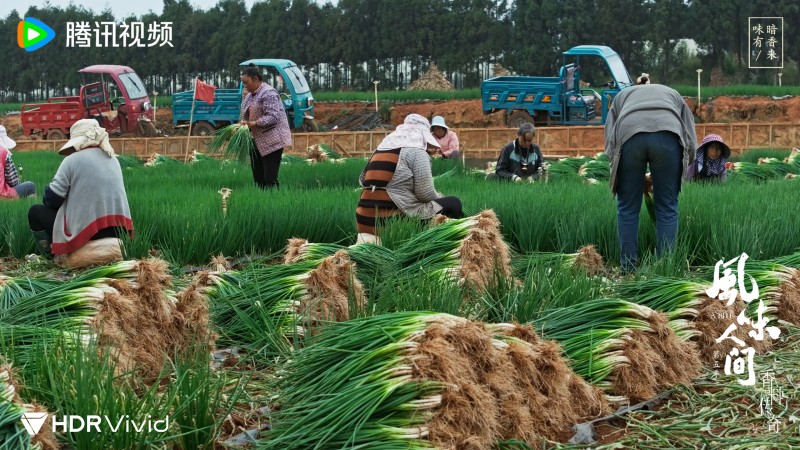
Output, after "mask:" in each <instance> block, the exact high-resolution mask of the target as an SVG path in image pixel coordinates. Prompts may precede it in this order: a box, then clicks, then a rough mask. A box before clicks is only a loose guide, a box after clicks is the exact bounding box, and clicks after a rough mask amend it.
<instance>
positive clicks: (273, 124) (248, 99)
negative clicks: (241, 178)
mask: <svg viewBox="0 0 800 450" xmlns="http://www.w3.org/2000/svg"><path fill="white" fill-rule="evenodd" d="M242 83H243V84H244V88H245V90H246V91H247V93H248V94H247V95H246V96H245V97H244V100H242V109H241V111H242V112H241V122H242V123H244V124H247V126H248V127H250V133H252V135H253V140H254V141H255V147H256V150H254V151H253V153H252V154H251V155H250V167H251V168H252V169H253V180H254V181H255V183H256V186H258V187H260V188H261V189H267V188H272V187H278V186H279V183H278V171H279V170H280V168H281V157H282V156H283V149H284V148H286V147H291V145H292V133H291V130H290V129H289V120H288V119H287V117H286V111H285V110H284V109H283V103H282V102H281V97H280V95H279V94H278V91H276V90H275V88H273V87H272V86H270V85H269V84H267V83H264V80H263V78H262V77H261V72H259V71H258V68H257V67H256V66H255V65H253V64H251V65H249V66H247V67H245V68H244V70H243V71H242Z"/></svg>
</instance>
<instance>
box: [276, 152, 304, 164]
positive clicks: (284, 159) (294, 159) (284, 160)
mask: <svg viewBox="0 0 800 450" xmlns="http://www.w3.org/2000/svg"><path fill="white" fill-rule="evenodd" d="M302 162H306V160H305V159H303V158H301V157H299V156H297V155H286V154H284V155H283V156H281V164H297V163H302Z"/></svg>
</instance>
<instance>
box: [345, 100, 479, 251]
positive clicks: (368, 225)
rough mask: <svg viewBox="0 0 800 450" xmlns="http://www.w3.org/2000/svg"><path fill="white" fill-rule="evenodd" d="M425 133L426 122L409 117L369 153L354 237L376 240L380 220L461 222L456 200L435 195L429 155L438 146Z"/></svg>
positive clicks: (360, 179)
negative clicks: (438, 218) (407, 218)
mask: <svg viewBox="0 0 800 450" xmlns="http://www.w3.org/2000/svg"><path fill="white" fill-rule="evenodd" d="M430 128H431V124H430V123H429V122H428V119H426V118H424V117H422V116H421V115H419V114H409V115H408V116H407V117H406V118H405V120H404V122H403V124H402V125H399V126H398V127H397V129H395V131H393V132H392V133H390V134H389V135H388V136H386V138H384V140H383V141H382V142H381V143H380V145H378V148H377V149H376V150H375V152H373V153H372V156H371V157H370V159H369V161H368V162H367V166H366V167H365V168H364V170H363V171H362V172H361V176H360V177H359V183H360V184H361V187H362V191H361V198H360V199H359V201H358V207H357V208H356V223H357V226H358V232H359V234H367V235H374V236H377V234H378V233H377V229H376V226H380V220H381V219H386V218H389V217H394V216H400V215H406V216H412V217H419V218H420V219H423V220H424V219H430V218H431V217H433V216H434V215H436V214H437V213H440V214H443V215H445V216H447V217H450V218H461V217H464V212H463V211H462V209H461V200H459V198H458V197H445V196H443V195H442V194H440V193H438V192H436V189H434V186H433V175H432V173H431V158H430V154H432V153H434V152H436V150H438V149H439V144H438V143H437V142H436V139H435V138H434V137H433V135H432V134H431V131H430Z"/></svg>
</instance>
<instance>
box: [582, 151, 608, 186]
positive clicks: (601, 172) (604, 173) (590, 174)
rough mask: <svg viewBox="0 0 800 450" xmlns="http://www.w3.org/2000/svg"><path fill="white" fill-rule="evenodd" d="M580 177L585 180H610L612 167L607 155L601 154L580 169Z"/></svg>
mask: <svg viewBox="0 0 800 450" xmlns="http://www.w3.org/2000/svg"><path fill="white" fill-rule="evenodd" d="M578 175H580V176H582V177H583V178H593V179H595V180H608V179H609V178H610V177H611V166H610V162H609V159H608V156H606V154H605V153H599V154H598V155H597V156H596V157H595V158H594V159H590V160H588V161H586V162H585V163H583V164H582V165H581V166H580V167H579V168H578Z"/></svg>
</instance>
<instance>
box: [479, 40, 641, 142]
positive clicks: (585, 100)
mask: <svg viewBox="0 0 800 450" xmlns="http://www.w3.org/2000/svg"><path fill="white" fill-rule="evenodd" d="M597 57H599V58H602V60H603V61H604V62H605V67H606V68H607V69H608V72H609V73H610V74H611V77H612V79H611V80H610V81H608V82H607V83H605V85H604V86H605V87H604V89H602V91H601V92H600V93H598V92H597V91H595V90H594V89H584V88H581V75H582V70H583V68H582V67H581V61H586V59H587V58H597ZM562 61H563V62H562V66H561V69H560V70H559V74H558V76H557V77H532V76H502V77H494V78H490V79H488V80H484V81H483V83H481V104H482V108H483V113H484V114H491V113H494V112H497V111H505V113H506V124H507V125H508V126H510V127H514V128H517V127H519V126H520V125H522V124H523V123H525V122H530V123H535V124H544V125H556V124H557V125H602V124H604V123H605V118H606V116H607V113H608V109H609V108H610V106H611V102H612V101H613V100H614V97H615V96H616V95H617V93H618V92H619V91H620V90H622V89H624V88H626V87H628V86H631V85H632V84H633V82H632V81H631V76H630V74H628V71H627V69H625V64H623V63H622V59H621V58H620V57H619V55H618V54H617V53H616V52H615V51H614V50H612V49H611V48H609V47H606V46H603V45H579V46H577V47H573V48H571V49H569V50H567V51H566V52H564V53H563V54H562ZM597 103H599V104H600V109H601V111H600V112H601V114H600V116H598V112H597V107H596V105H597Z"/></svg>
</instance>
